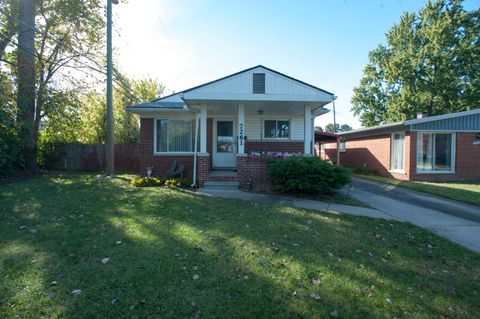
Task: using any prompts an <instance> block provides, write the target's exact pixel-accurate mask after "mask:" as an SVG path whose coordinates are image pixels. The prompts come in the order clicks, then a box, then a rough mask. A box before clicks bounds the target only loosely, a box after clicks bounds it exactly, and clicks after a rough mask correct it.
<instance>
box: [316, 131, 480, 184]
mask: <svg viewBox="0 0 480 319" xmlns="http://www.w3.org/2000/svg"><path fill="white" fill-rule="evenodd" d="M455 135H456V140H455V144H456V149H455V172H454V173H446V174H439V173H424V174H422V173H420V174H417V173H416V171H417V170H416V163H417V162H416V157H417V133H416V132H406V133H405V172H404V173H396V172H391V171H390V156H391V153H390V139H391V134H383V135H377V136H371V137H363V138H356V139H350V140H347V141H346V145H345V147H346V152H341V153H340V164H342V165H344V166H346V167H352V168H364V167H367V168H370V169H372V170H374V171H376V172H378V173H379V174H380V175H382V176H385V177H392V178H396V179H404V180H417V181H432V182H434V181H439V182H441V181H458V180H478V179H480V146H479V145H473V142H474V141H477V140H478V139H477V137H476V133H464V132H458V133H456V134H455ZM336 148H337V145H336V143H326V144H324V152H321V153H320V156H321V157H322V158H323V159H330V160H331V159H332V158H333V159H334V158H336V151H337V150H336Z"/></svg>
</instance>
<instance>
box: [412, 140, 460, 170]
mask: <svg viewBox="0 0 480 319" xmlns="http://www.w3.org/2000/svg"><path fill="white" fill-rule="evenodd" d="M453 136H454V135H453V134H452V133H418V135H417V172H419V173H422V172H423V173H428V172H453V170H454V169H453V168H454V165H453V162H454V156H455V154H454V153H455V150H454V138H453Z"/></svg>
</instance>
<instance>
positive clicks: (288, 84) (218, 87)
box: [185, 67, 332, 101]
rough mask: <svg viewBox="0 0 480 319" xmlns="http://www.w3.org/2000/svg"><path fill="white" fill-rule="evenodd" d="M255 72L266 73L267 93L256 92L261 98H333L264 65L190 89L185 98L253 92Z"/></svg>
mask: <svg viewBox="0 0 480 319" xmlns="http://www.w3.org/2000/svg"><path fill="white" fill-rule="evenodd" d="M253 73H265V94H256V96H258V97H259V98H260V97H261V96H264V95H300V96H302V95H303V96H309V97H311V96H316V97H317V98H319V99H320V100H325V101H331V99H332V97H331V95H330V94H327V93H324V92H322V91H319V90H318V89H315V88H313V87H311V86H309V85H306V84H303V83H300V82H298V81H295V80H293V79H290V78H288V77H285V76H282V75H280V74H277V73H274V72H271V71H269V70H266V69H264V68H262V67H257V68H255V69H253V70H250V71H247V72H244V73H240V74H238V75H235V76H232V77H229V78H226V79H223V80H220V81H218V82H214V83H211V84H208V85H205V86H202V87H200V88H197V89H193V90H191V91H188V92H186V93H185V98H186V99H189V98H190V97H193V96H202V95H210V94H233V95H237V94H253Z"/></svg>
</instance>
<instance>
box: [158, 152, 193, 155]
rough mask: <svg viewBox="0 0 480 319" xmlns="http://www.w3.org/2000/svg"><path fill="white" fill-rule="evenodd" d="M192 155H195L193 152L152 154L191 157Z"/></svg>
mask: <svg viewBox="0 0 480 319" xmlns="http://www.w3.org/2000/svg"><path fill="white" fill-rule="evenodd" d="M197 154H199V153H197ZM193 155H195V152H157V153H154V154H153V156H193Z"/></svg>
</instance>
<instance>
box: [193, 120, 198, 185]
mask: <svg viewBox="0 0 480 319" xmlns="http://www.w3.org/2000/svg"><path fill="white" fill-rule="evenodd" d="M193 112H195V143H194V144H195V148H194V150H193V181H192V185H191V186H192V187H195V184H196V183H197V149H198V117H199V115H198V112H197V111H193Z"/></svg>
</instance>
